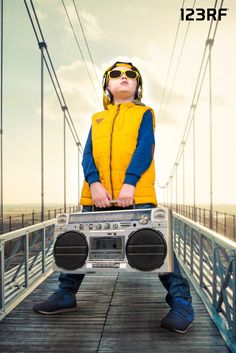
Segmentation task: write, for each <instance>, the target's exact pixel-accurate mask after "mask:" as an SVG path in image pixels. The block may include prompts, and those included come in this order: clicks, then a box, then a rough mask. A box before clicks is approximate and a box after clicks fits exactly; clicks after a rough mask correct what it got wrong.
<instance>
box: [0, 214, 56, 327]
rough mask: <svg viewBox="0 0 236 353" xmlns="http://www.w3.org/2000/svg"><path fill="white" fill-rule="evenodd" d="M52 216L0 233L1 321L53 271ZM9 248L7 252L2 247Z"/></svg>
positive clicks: (53, 222)
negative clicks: (9, 246) (8, 245)
mask: <svg viewBox="0 0 236 353" xmlns="http://www.w3.org/2000/svg"><path fill="white" fill-rule="evenodd" d="M54 224H55V219H53V220H48V221H46V222H43V223H39V224H36V225H32V226H29V227H26V228H22V229H19V230H15V231H13V232H10V233H5V234H2V235H1V236H0V262H1V266H0V320H1V319H2V318H3V317H5V316H6V315H7V314H8V313H9V312H10V311H11V310H12V309H13V308H14V307H15V306H16V305H17V304H18V303H19V302H21V301H22V300H23V299H24V298H25V297H26V296H27V295H28V294H29V293H30V292H32V291H33V290H34V288H36V287H37V286H38V285H39V284H40V283H41V282H43V281H44V280H45V278H46V277H47V276H48V275H50V274H51V273H52V249H53V241H54V237H53V233H54ZM8 242H11V245H13V246H12V249H11V251H10V252H9V253H8V254H6V253H5V251H4V250H5V247H6V246H7V244H8Z"/></svg>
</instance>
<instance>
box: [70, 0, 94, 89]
mask: <svg viewBox="0 0 236 353" xmlns="http://www.w3.org/2000/svg"><path fill="white" fill-rule="evenodd" d="M73 4H74V8H75V12H76V16H77V18H78V21H79V24H80V28H81V31H82V33H83V37H84V41H85V44H86V47H87V50H88V53H89V57H90V60H91V63H92V65H93V69H94V73H95V75H96V77H97V81H98V85H99V87H100V81H99V78H98V75H97V71H96V68H95V64H94V61H93V58H92V54H91V50H90V48H89V45H88V41H87V38H86V35H85V30H84V28H83V24H82V21H81V19H80V16H79V11H78V8H77V6H76V4H75V0H73Z"/></svg>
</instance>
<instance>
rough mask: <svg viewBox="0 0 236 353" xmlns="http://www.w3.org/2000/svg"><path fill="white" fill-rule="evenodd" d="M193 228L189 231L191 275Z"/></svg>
mask: <svg viewBox="0 0 236 353" xmlns="http://www.w3.org/2000/svg"><path fill="white" fill-rule="evenodd" d="M193 232H194V230H193V228H191V229H190V237H191V238H190V271H191V273H193V246H194V243H193Z"/></svg>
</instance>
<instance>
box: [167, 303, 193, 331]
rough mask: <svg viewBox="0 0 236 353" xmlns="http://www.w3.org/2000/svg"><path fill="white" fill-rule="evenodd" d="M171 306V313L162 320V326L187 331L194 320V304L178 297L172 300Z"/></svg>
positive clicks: (172, 329)
mask: <svg viewBox="0 0 236 353" xmlns="http://www.w3.org/2000/svg"><path fill="white" fill-rule="evenodd" d="M170 306H171V309H170V311H169V313H168V314H167V315H166V317H164V319H162V320H161V327H164V328H167V329H169V330H171V331H175V332H178V333H186V332H187V331H188V330H189V329H190V327H191V326H192V322H193V320H194V310H193V307H192V304H191V303H189V302H188V301H187V300H185V299H183V298H181V297H178V298H174V299H173V300H172V303H171V305H170Z"/></svg>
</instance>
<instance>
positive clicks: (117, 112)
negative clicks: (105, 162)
mask: <svg viewBox="0 0 236 353" xmlns="http://www.w3.org/2000/svg"><path fill="white" fill-rule="evenodd" d="M119 111H120V104H118V108H117V111H116V115H115V117H114V119H113V123H112V128H111V139H110V182H111V197H112V200H113V184H112V177H111V164H112V134H113V127H114V123H115V120H116V117H117V115H118V114H119Z"/></svg>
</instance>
